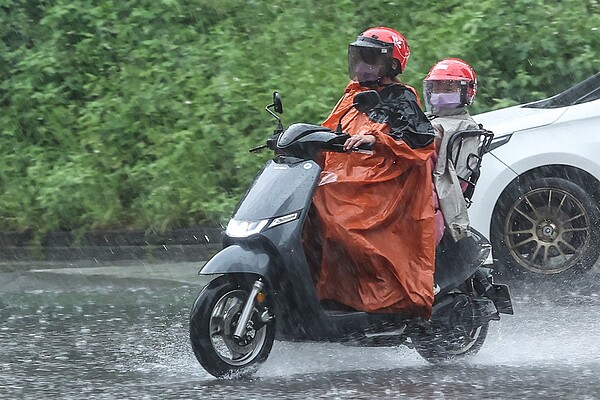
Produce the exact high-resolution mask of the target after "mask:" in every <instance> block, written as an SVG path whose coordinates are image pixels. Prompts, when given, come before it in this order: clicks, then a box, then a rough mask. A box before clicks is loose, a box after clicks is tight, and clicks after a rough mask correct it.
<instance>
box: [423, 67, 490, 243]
mask: <svg viewBox="0 0 600 400" xmlns="http://www.w3.org/2000/svg"><path fill="white" fill-rule="evenodd" d="M423 91H424V96H425V106H426V109H427V115H428V117H429V119H430V120H431V122H432V123H433V125H434V127H435V129H436V140H435V142H436V156H437V161H436V163H435V167H434V172H433V181H434V186H435V190H436V192H437V197H438V199H439V206H440V209H441V212H442V215H443V218H444V221H445V226H446V231H447V232H448V233H449V234H450V235H451V236H452V238H453V239H454V240H455V241H458V240H460V239H462V238H465V237H467V236H469V235H470V231H469V230H470V224H469V215H468V213H467V202H466V200H465V197H464V195H463V191H464V190H465V189H466V187H465V185H464V182H463V183H462V184H461V181H460V180H459V179H458V176H460V177H462V178H468V177H469V175H470V170H469V169H468V168H467V160H468V156H469V154H471V153H476V151H477V148H478V147H479V144H480V139H479V138H478V137H471V138H468V139H464V140H463V143H462V148H461V151H460V158H459V159H458V160H457V162H456V165H455V163H454V162H452V161H449V160H448V157H447V155H448V154H447V150H448V143H449V141H450V139H451V138H452V136H453V135H454V134H456V133H457V132H460V131H464V130H473V129H478V128H479V125H478V124H477V123H476V122H475V121H474V120H473V118H471V116H470V115H469V112H468V111H467V106H469V105H471V104H472V103H473V100H474V99H475V94H476V93H477V77H476V75H475V71H474V70H473V68H471V67H470V66H469V64H467V63H466V62H464V61H463V60H460V59H458V58H447V59H444V60H442V61H440V62H438V63H437V64H435V65H434V66H433V67H432V68H431V70H430V71H429V74H427V76H426V77H425V80H424V81H423ZM456 151H457V148H456V146H455V147H454V148H453V154H455V152H456ZM454 158H455V157H453V158H452V159H454ZM438 240H439V237H438Z"/></svg>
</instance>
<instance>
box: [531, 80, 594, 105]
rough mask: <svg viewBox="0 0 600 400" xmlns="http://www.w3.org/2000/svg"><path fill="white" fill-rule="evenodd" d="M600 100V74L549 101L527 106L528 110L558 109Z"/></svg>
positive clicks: (545, 100)
mask: <svg viewBox="0 0 600 400" xmlns="http://www.w3.org/2000/svg"><path fill="white" fill-rule="evenodd" d="M598 98H600V72H599V73H597V74H595V75H592V76H590V77H589V78H587V79H586V80H584V81H582V82H580V83H578V84H577V85H575V86H573V87H570V88H568V89H567V90H565V91H564V92H562V93H559V94H557V95H556V96H552V97H550V98H548V99H544V100H540V101H536V102H534V103H531V104H527V105H525V106H524V107H528V108H558V107H565V106H572V105H575V104H581V103H587V102H588V101H592V100H597V99H598Z"/></svg>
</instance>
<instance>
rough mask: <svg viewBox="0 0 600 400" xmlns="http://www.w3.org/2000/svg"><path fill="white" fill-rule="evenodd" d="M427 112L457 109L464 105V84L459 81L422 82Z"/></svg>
mask: <svg viewBox="0 0 600 400" xmlns="http://www.w3.org/2000/svg"><path fill="white" fill-rule="evenodd" d="M423 92H424V93H423V95H424V97H425V107H426V109H427V111H429V112H432V111H433V110H434V109H435V110H442V109H448V108H458V107H462V106H464V105H465V101H464V99H465V95H466V82H465V84H463V83H462V82H461V81H459V80H427V81H424V82H423Z"/></svg>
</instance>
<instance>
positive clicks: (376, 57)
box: [348, 44, 392, 82]
mask: <svg viewBox="0 0 600 400" xmlns="http://www.w3.org/2000/svg"><path fill="white" fill-rule="evenodd" d="M391 66H392V50H391V49H389V48H387V47H379V46H377V47H375V46H373V47H370V46H369V47H365V46H356V45H354V44H351V45H350V46H348V75H349V77H350V79H352V80H355V81H358V82H376V81H377V80H378V79H379V78H382V77H384V76H385V75H387V73H388V72H389V70H390V68H391Z"/></svg>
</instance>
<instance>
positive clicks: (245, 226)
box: [225, 219, 269, 237]
mask: <svg viewBox="0 0 600 400" xmlns="http://www.w3.org/2000/svg"><path fill="white" fill-rule="evenodd" d="M268 223H269V220H268V219H263V220H260V221H239V220H236V219H231V220H229V223H228V224H227V230H226V231H225V233H226V234H227V236H230V237H248V236H251V235H254V234H255V233H259V232H260V231H262V230H263V229H264V227H265V226H267V224H268Z"/></svg>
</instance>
